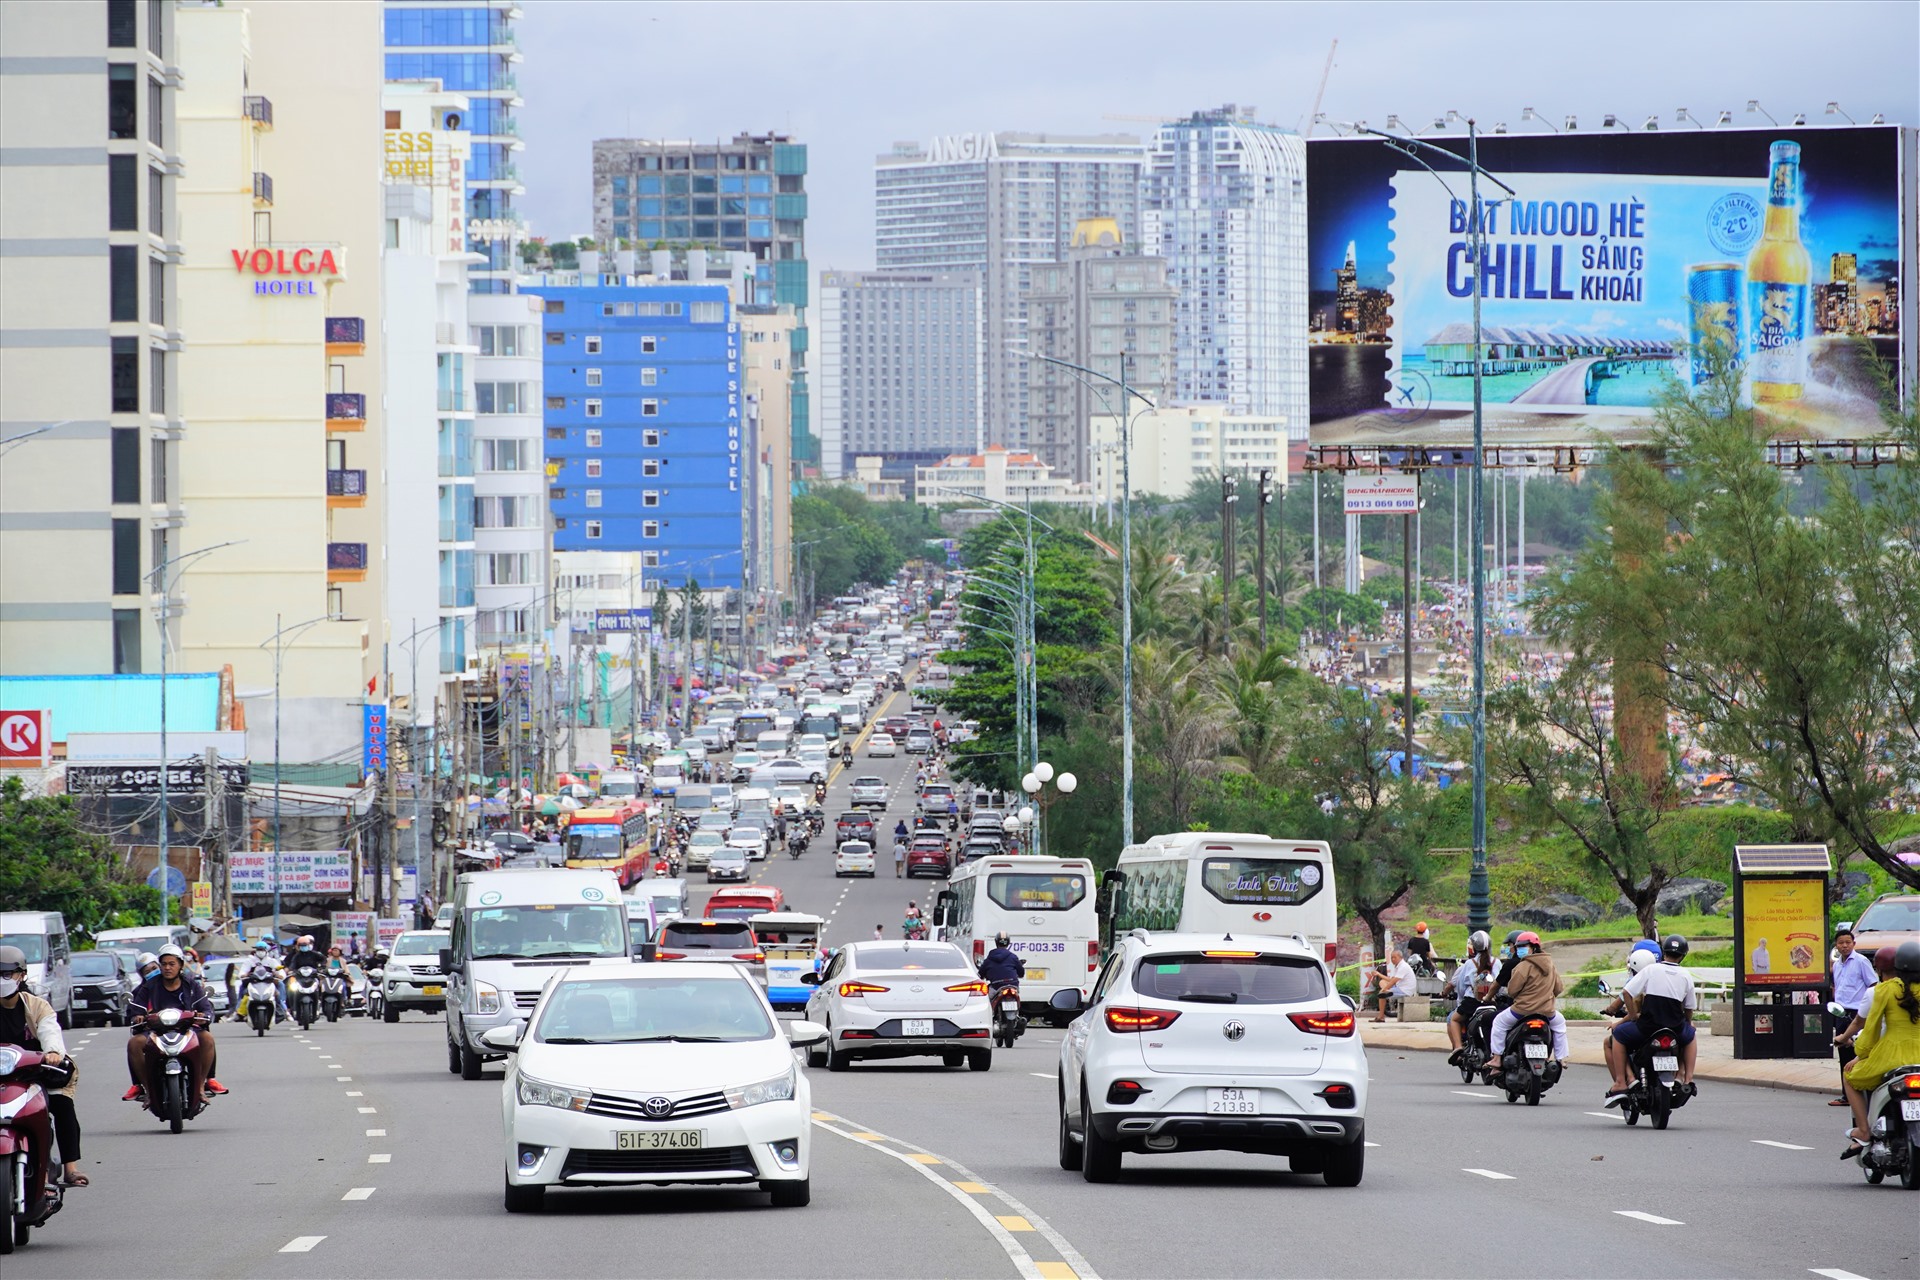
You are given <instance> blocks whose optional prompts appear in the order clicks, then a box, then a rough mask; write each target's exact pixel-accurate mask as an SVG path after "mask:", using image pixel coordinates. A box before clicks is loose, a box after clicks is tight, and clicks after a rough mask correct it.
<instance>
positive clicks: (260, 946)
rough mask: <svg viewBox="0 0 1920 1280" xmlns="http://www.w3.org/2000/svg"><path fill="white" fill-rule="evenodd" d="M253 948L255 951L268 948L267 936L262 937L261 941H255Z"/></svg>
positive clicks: (262, 950) (263, 950)
mask: <svg viewBox="0 0 1920 1280" xmlns="http://www.w3.org/2000/svg"><path fill="white" fill-rule="evenodd" d="M253 949H254V950H255V951H260V952H265V951H266V949H267V940H266V939H265V938H262V939H261V940H260V941H258V942H256V943H254V944H253Z"/></svg>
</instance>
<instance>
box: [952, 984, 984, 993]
mask: <svg viewBox="0 0 1920 1280" xmlns="http://www.w3.org/2000/svg"><path fill="white" fill-rule="evenodd" d="M947 990H949V991H952V992H954V993H955V994H959V995H969V996H983V995H985V994H987V984H986V983H985V982H956V983H954V984H953V985H952V986H950V987H948V988H947Z"/></svg>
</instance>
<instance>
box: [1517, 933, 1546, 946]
mask: <svg viewBox="0 0 1920 1280" xmlns="http://www.w3.org/2000/svg"><path fill="white" fill-rule="evenodd" d="M1513 944H1514V945H1515V946H1516V947H1537V946H1539V945H1540V935H1539V934H1537V933H1535V932H1534V931H1533V930H1531V929H1529V930H1527V931H1526V932H1525V933H1523V934H1521V935H1520V936H1519V937H1517V938H1515V939H1514V940H1513Z"/></svg>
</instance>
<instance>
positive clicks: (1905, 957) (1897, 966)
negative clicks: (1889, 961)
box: [1893, 941, 1920, 982]
mask: <svg viewBox="0 0 1920 1280" xmlns="http://www.w3.org/2000/svg"><path fill="white" fill-rule="evenodd" d="M1893 971H1894V972H1895V973H1897V974H1899V975H1900V976H1901V977H1902V978H1905V979H1906V980H1907V981H1908V982H1920V941H1909V942H1903V943H1901V944H1900V949H1899V950H1898V951H1895V952H1894V953H1893Z"/></svg>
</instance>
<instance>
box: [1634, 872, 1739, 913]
mask: <svg viewBox="0 0 1920 1280" xmlns="http://www.w3.org/2000/svg"><path fill="white" fill-rule="evenodd" d="M1641 883H1643V884H1644V883H1645V881H1642V882H1641ZM1723 900H1724V901H1726V902H1728V903H1731V902H1732V901H1733V899H1732V896H1731V890H1729V889H1728V888H1727V886H1726V885H1724V884H1721V883H1720V882H1719V881H1718V880H1703V879H1701V878H1699V877H1698V876H1682V877H1680V878H1679V879H1677V880H1673V881H1670V882H1669V883H1668V884H1667V886H1666V887H1665V888H1663V889H1661V890H1660V896H1659V897H1658V898H1656V899H1654V904H1653V909H1654V913H1655V914H1656V915H1663V916H1679V915H1687V914H1689V913H1692V912H1699V913H1700V914H1702V915H1711V914H1713V912H1715V911H1717V910H1718V909H1719V907H1720V904H1721V902H1722V901H1723ZM1632 914H1633V904H1632V903H1631V902H1629V901H1627V895H1626V894H1624V893H1623V894H1621V895H1620V896H1619V897H1617V898H1615V899H1614V900H1613V912H1612V915H1611V916H1609V919H1611V918H1612V916H1630V915H1632Z"/></svg>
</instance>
